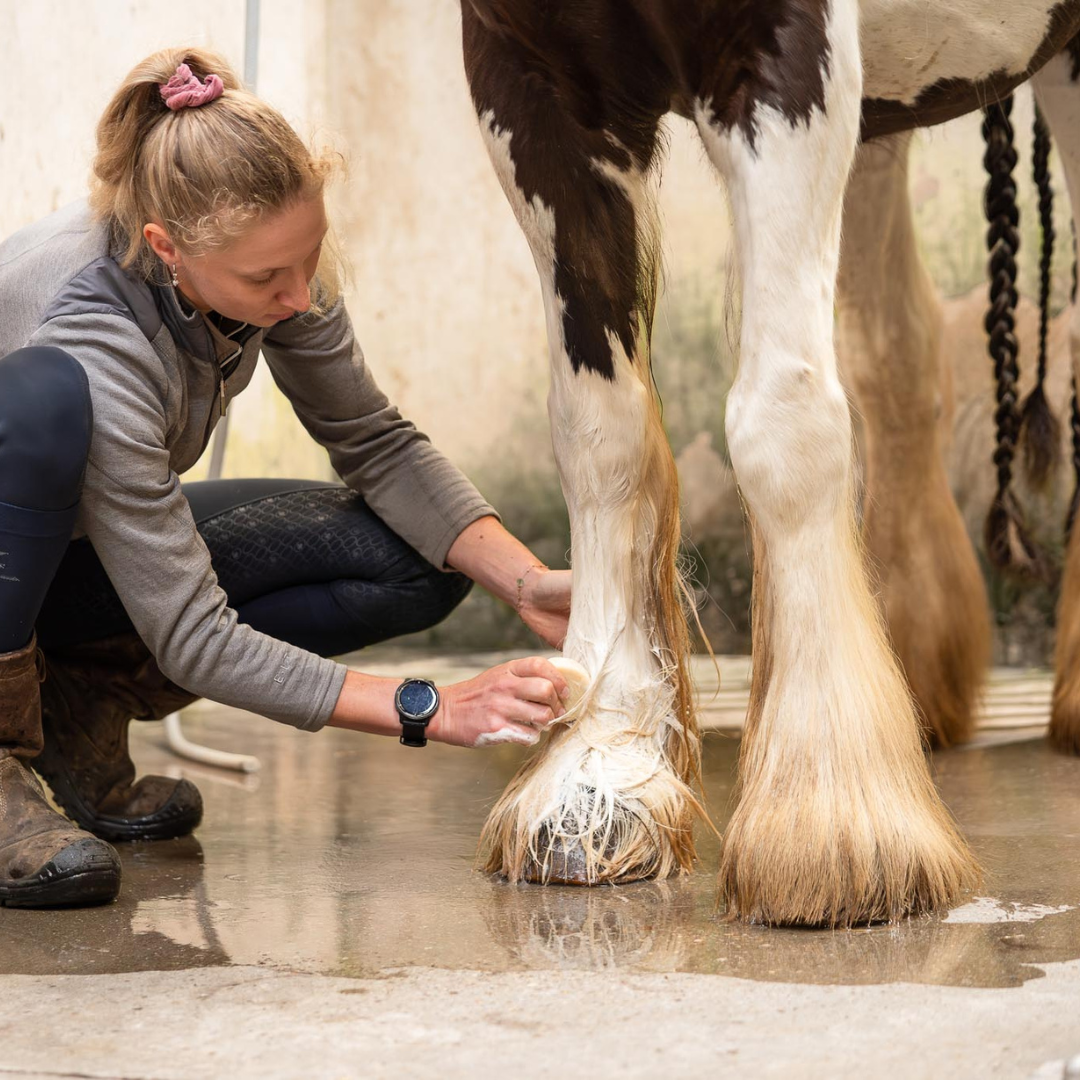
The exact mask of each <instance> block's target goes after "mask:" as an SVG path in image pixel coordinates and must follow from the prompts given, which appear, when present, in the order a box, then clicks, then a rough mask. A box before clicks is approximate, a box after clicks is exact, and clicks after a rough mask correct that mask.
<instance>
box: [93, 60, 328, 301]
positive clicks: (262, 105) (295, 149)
mask: <svg viewBox="0 0 1080 1080" xmlns="http://www.w3.org/2000/svg"><path fill="white" fill-rule="evenodd" d="M180 64H187V65H188V67H189V68H190V69H191V71H192V73H193V74H194V75H196V76H198V77H199V79H201V80H205V79H206V77H207V75H209V74H211V73H213V74H216V75H217V76H219V77H220V79H221V81H222V83H223V85H224V87H225V89H224V92H223V93H222V95H221V97H219V98H218V99H217V100H215V101H212V102H210V103H208V104H206V105H201V106H198V107H194V108H183V109H178V110H177V111H175V112H173V111H171V110H170V109H169V107H168V106H167V105H166V104H165V102H164V101H163V100H162V97H161V92H160V91H161V86H162V85H163V84H164V83H166V82H168V80H169V78H170V77H171V76H172V75H173V74H175V72H176V69H177V67H178V66H179V65H180ZM340 161H341V158H340V155H337V154H335V153H332V152H327V151H321V152H320V153H318V154H316V153H313V152H312V151H311V150H309V149H308V147H307V146H305V145H304V143H303V141H302V140H301V139H300V137H299V136H298V135H297V134H296V132H295V131H294V130H293V129H292V128H291V127H290V126H289V124H288V123H287V122H286V121H285V119H284V117H282V115H281V114H280V113H279V112H278V111H277V110H276V109H274V108H273V107H272V106H270V105H268V104H267V103H266V102H265V101H261V100H260V99H259V98H257V97H256V96H255V95H254V94H251V93H249V92H248V91H247V90H245V89H244V88H243V86H242V85H241V84H240V80H239V79H238V78H237V76H236V73H235V72H234V71H233V70H232V68H231V67H230V66H229V64H228V63H227V61H225V60H224V59H223V58H222V57H220V56H218V55H217V54H216V53H212V52H209V51H206V50H203V49H196V48H181V49H163V50H162V51H161V52H157V53H154V54H153V56H148V57H147V58H146V59H145V60H143V61H142V62H141V63H140V64H137V65H136V66H135V68H133V69H132V71H131V72H130V73H129V74H128V76H127V78H126V79H124V82H123V83H122V84H121V86H120V89H119V90H117V92H116V93H115V94H114V95H113V98H112V100H111V101H110V102H109V104H108V107H107V108H106V109H105V112H104V114H103V115H102V117H101V119H100V120H99V121H98V126H97V153H96V155H95V157H94V161H93V166H92V175H91V185H90V207H91V210H92V211H93V213H94V215H95V216H96V217H97V218H98V219H99V220H101V221H103V222H104V223H105V224H106V226H107V228H108V229H109V233H110V238H111V241H112V243H113V244H114V245H115V248H116V250H117V251H118V261H119V262H120V265H121V266H123V267H125V268H127V267H134V268H135V269H136V270H137V271H138V272H139V273H141V274H142V276H143V277H144V278H146V279H147V280H150V279H152V277H153V275H154V272H155V270H156V269H157V267H158V259H157V256H156V255H154V253H153V251H152V250H151V248H150V246H149V244H147V242H146V240H145V239H144V237H143V226H144V225H145V224H146V223H147V222H151V221H153V222H157V223H158V224H160V225H161V226H162V227H163V228H164V229H165V230H166V231H167V232H168V234H169V236H170V238H171V239H172V241H173V243H174V244H175V245H176V246H177V247H178V248H179V249H180V250H181V251H183V252H185V253H186V254H189V255H200V254H204V253H206V252H207V251H210V250H213V249H215V248H220V247H224V246H226V245H228V244H229V243H230V242H232V241H233V240H235V239H237V238H238V237H240V236H241V235H243V234H244V233H245V232H246V231H247V230H248V229H250V228H251V227H252V226H253V225H254V224H256V223H257V222H258V221H259V220H260V219H261V218H262V217H263V216H264V215H265V214H267V213H273V212H274V211H277V210H281V209H284V208H285V207H287V206H288V205H289V204H291V203H293V202H295V201H296V200H297V199H305V198H311V197H314V196H318V195H321V194H322V192H323V189H324V188H325V185H326V182H327V180H328V178H329V177H330V175H331V174H332V173H333V172H334V171H335V169H336V167H337V166H338V165H339V164H340ZM327 239H328V242H327V243H324V246H323V255H322V257H321V258H320V260H319V266H318V269H317V271H316V274H315V281H314V282H313V288H312V308H313V310H315V311H316V312H320V311H325V310H326V309H327V308H329V307H330V306H331V305H332V304H333V303H334V302H335V301H336V300H337V298H338V296H339V295H340V293H341V263H340V259H339V257H338V254H337V246H336V244H335V243H333V241H332V238H331V237H329V236H328V238H327Z"/></svg>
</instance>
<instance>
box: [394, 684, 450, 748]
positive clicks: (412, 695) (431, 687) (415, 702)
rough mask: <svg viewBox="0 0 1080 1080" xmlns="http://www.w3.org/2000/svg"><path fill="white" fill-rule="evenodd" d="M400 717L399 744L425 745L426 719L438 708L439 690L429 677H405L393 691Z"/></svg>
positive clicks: (395, 706)
mask: <svg viewBox="0 0 1080 1080" xmlns="http://www.w3.org/2000/svg"><path fill="white" fill-rule="evenodd" d="M394 708H395V709H397V714H398V716H399V717H400V718H401V744H402V745H403V746H427V726H428V721H429V720H430V719H431V718H432V717H433V716H434V715H435V713H436V712H437V711H438V708H439V691H438V690H437V689H436V687H435V684H434V683H433V682H432V681H431V680H430V679H406V680H405V681H404V682H403V683H402V684H401V685H400V686H399V687H398V688H397V690H396V691H395V693H394Z"/></svg>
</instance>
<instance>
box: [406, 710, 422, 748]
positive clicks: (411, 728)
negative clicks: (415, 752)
mask: <svg viewBox="0 0 1080 1080" xmlns="http://www.w3.org/2000/svg"><path fill="white" fill-rule="evenodd" d="M427 726H428V722H427V721H426V720H406V719H405V717H404V716H403V717H402V718H401V744H402V746H427Z"/></svg>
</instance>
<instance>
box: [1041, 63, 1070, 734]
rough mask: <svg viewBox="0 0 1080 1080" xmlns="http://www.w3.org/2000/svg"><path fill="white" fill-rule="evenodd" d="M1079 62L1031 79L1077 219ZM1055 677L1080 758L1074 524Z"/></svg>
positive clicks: (1056, 709)
mask: <svg viewBox="0 0 1080 1080" xmlns="http://www.w3.org/2000/svg"><path fill="white" fill-rule="evenodd" d="M1075 64H1076V61H1075V59H1074V56H1073V55H1071V54H1070V53H1069V52H1064V53H1061V54H1060V55H1059V56H1056V57H1054V59H1053V60H1051V61H1050V62H1049V63H1048V64H1047V65H1046V66H1045V67H1044V68H1043V69H1042V70H1041V71H1039V73H1038V74H1037V75H1036V76H1035V77H1034V78H1033V79H1032V86H1033V88H1034V90H1035V99H1036V100H1037V101H1038V103H1039V108H1040V109H1041V110H1042V114H1043V116H1044V117H1045V118H1046V123H1047V125H1048V126H1049V128H1050V133H1051V135H1052V136H1053V139H1054V144H1055V146H1056V147H1057V152H1058V158H1059V160H1060V161H1061V165H1062V168H1063V169H1064V170H1065V179H1066V182H1067V184H1068V189H1069V200H1070V202H1071V203H1072V208H1073V219H1074V220H1075V219H1076V217H1077V207H1080V78H1077V77H1074V66H1075ZM1078 74H1080V73H1078ZM1069 355H1070V357H1071V360H1072V369H1073V378H1074V379H1077V380H1080V305H1077V304H1076V303H1075V302H1074V304H1073V309H1072V323H1071V324H1070V327H1069ZM1054 673H1055V675H1054V700H1053V707H1052V709H1051V714H1050V740H1051V742H1053V743H1054V745H1055V746H1057V747H1058V749H1060V750H1064V751H1065V752H1066V753H1070V754H1080V528H1078V527H1077V526H1076V525H1075V524H1074V525H1073V530H1072V536H1071V538H1070V540H1069V547H1068V551H1067V553H1066V558H1065V577H1064V581H1063V582H1062V587H1061V598H1060V600H1059V602H1058V615H1057V645H1056V648H1055V651H1054Z"/></svg>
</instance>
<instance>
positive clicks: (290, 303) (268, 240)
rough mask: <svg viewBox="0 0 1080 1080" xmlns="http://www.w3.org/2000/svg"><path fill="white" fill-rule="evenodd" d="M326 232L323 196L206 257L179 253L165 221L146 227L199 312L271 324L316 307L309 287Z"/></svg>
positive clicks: (254, 228)
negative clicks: (216, 313)
mask: <svg viewBox="0 0 1080 1080" xmlns="http://www.w3.org/2000/svg"><path fill="white" fill-rule="evenodd" d="M326 230H327V222H326V211H325V209H324V208H323V200H322V196H321V195H319V196H316V197H315V198H311V199H304V200H300V201H297V202H295V203H291V204H290V205H289V206H287V207H285V208H284V209H283V210H279V211H278V212H277V213H275V214H272V215H270V216H268V217H265V218H263V219H262V220H261V221H259V223H258V224H256V225H254V226H252V228H251V229H250V230H249V231H248V232H246V233H244V235H243V236H241V237H239V238H238V239H236V240H234V241H233V242H232V243H231V244H229V245H228V246H226V247H222V248H217V249H215V250H213V251H210V252H207V253H206V254H205V255H194V256H193V255H185V254H184V253H182V252H180V251H179V250H177V249H176V248H175V246H174V245H173V244H172V242H171V240H170V239H169V237H168V235H167V234H166V233H165V230H164V229H163V228H162V227H161V226H160V225H156V224H151V225H147V226H146V228H145V229H144V230H143V234H144V235H145V236H146V239H147V241H148V242H149V243H150V246H151V247H152V248H153V249H154V251H155V252H156V253H157V255H158V256H159V257H160V258H161V259H162V260H163V261H164V262H165V263H166V264H167V265H168V266H169V267H172V266H173V265H174V264H175V266H176V276H177V279H178V280H179V282H180V284H179V289H180V291H181V292H182V293H183V294H184V296H185V297H187V299H188V300H189V301H190V302H191V303H192V304H193V305H194V306H195V307H196V308H198V309H199V310H200V311H216V312H219V313H220V314H221V315H224V316H225V317H226V318H227V319H237V320H239V321H240V322H246V323H251V324H253V325H254V326H266V327H269V326H273V325H274V324H275V323H278V322H280V321H281V320H282V319H288V318H289V317H290V316H292V315H295V314H296V313H297V312H300V311H307V309H308V308H309V307H310V306H311V293H310V290H309V288H308V285H309V283H310V282H311V279H312V278H313V277H314V276H315V269H316V267H317V266H318V265H319V252H320V249H321V247H322V241H323V237H324V236H325V235H326Z"/></svg>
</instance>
